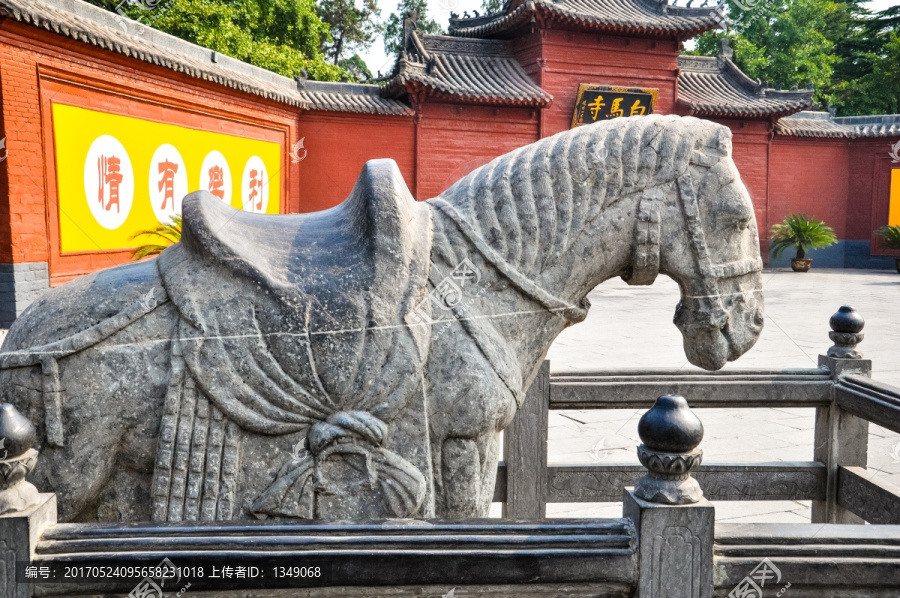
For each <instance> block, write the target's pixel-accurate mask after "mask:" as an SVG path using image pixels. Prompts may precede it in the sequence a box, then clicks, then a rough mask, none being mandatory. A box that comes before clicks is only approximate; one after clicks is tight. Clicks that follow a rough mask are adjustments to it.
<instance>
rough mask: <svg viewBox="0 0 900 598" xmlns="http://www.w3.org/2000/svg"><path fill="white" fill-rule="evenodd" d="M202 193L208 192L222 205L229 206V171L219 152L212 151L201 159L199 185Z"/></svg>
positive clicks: (223, 157)
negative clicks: (221, 202) (222, 203)
mask: <svg viewBox="0 0 900 598" xmlns="http://www.w3.org/2000/svg"><path fill="white" fill-rule="evenodd" d="M197 188H198V189H200V190H202V191H209V192H210V193H212V194H213V195H214V196H215V197H217V198H219V199H220V200H222V201H223V202H224V203H227V204H229V205H231V169H230V168H228V160H226V159H225V156H223V155H222V153H221V152H219V151H216V150H213V151H211V152H209V153H208V154H206V157H205V158H203V166H201V167H200V185H199V186H198V187H197Z"/></svg>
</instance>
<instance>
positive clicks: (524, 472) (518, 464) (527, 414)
mask: <svg viewBox="0 0 900 598" xmlns="http://www.w3.org/2000/svg"><path fill="white" fill-rule="evenodd" d="M549 410H550V361H549V360H545V361H544V363H542V364H541V369H540V370H539V371H538V375H537V377H536V378H535V379H534V382H532V383H531V387H529V389H528V392H527V393H526V394H525V400H524V401H522V407H520V408H519V411H518V413H516V416H515V417H514V418H513V420H512V422H510V424H509V425H508V426H507V427H506V429H505V430H504V431H503V462H504V463H505V464H506V502H505V503H503V517H506V518H508V519H543V518H545V517H546V516H547V418H548V414H549Z"/></svg>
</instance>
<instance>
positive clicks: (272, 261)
mask: <svg viewBox="0 0 900 598" xmlns="http://www.w3.org/2000/svg"><path fill="white" fill-rule="evenodd" d="M183 217H184V218H183V232H182V242H181V243H180V244H178V245H176V246H174V247H171V248H169V249H167V250H166V251H164V252H163V254H162V255H161V256H160V257H159V258H158V261H157V264H158V270H159V274H160V279H161V281H162V288H159V287H157V288H154V289H152V290H151V291H149V292H148V294H147V296H146V297H145V298H144V299H143V300H142V301H140V302H138V304H135V305H132V306H130V307H128V308H126V309H124V310H123V311H122V312H120V313H119V314H117V315H116V316H113V317H112V318H109V319H107V320H105V321H103V322H101V323H100V324H98V325H96V326H93V327H91V328H90V329H88V330H85V331H82V332H80V333H78V334H75V335H74V336H71V337H68V338H66V339H63V340H62V341H59V342H56V343H53V344H52V346H51V345H46V346H43V347H36V348H34V349H32V350H30V351H27V352H17V353H15V354H10V355H2V356H0V361H3V363H0V367H20V366H22V365H32V364H35V363H40V364H41V365H42V367H43V371H44V379H45V384H44V402H45V406H47V407H48V408H47V409H46V414H47V415H46V418H47V435H48V441H49V442H50V444H54V445H57V446H61V445H62V442H63V437H62V425H61V423H60V421H59V420H60V416H59V413H60V409H59V403H60V400H61V394H62V390H61V385H60V381H59V371H58V367H57V364H56V361H57V360H58V359H59V358H62V357H65V356H66V355H70V354H72V353H74V352H77V351H80V350H83V349H85V348H88V347H90V346H92V345H93V344H96V343H97V342H99V341H101V340H103V339H104V338H107V337H109V336H110V335H112V334H114V333H115V332H116V331H117V330H121V329H123V328H124V327H126V326H128V325H129V324H130V323H131V322H134V321H135V320H136V319H138V318H140V317H142V316H144V315H146V314H147V313H149V312H150V311H153V310H154V309H155V308H156V306H157V305H159V304H161V303H165V302H166V301H171V302H172V304H173V305H174V306H175V309H176V311H177V314H178V317H177V322H175V324H174V327H173V338H172V343H171V371H170V380H169V386H168V392H167V396H166V398H165V408H164V415H163V420H162V423H161V427H160V435H159V444H158V447H157V454H156V465H155V472H154V476H153V486H152V489H151V494H152V501H153V504H152V517H153V519H154V520H158V521H180V520H227V519H234V518H239V517H242V516H246V514H247V513H250V514H253V515H255V516H257V517H303V518H350V517H359V516H363V515H365V516H368V517H372V516H375V517H378V516H379V513H381V516H384V517H414V516H419V517H429V516H433V515H434V496H433V494H434V493H433V490H432V488H431V487H430V485H429V484H430V482H429V481H428V480H429V479H430V476H429V475H427V473H428V471H429V470H430V468H431V457H430V446H429V441H428V425H427V421H426V413H425V397H424V393H425V387H424V384H423V381H424V374H423V369H424V366H425V363H426V361H427V357H428V351H429V337H430V328H428V327H427V326H426V325H424V324H422V323H417V322H418V320H416V319H415V318H411V317H410V315H411V314H412V312H413V310H414V308H415V307H416V306H417V305H418V304H419V303H421V300H422V298H423V297H424V296H425V294H426V284H427V281H428V275H429V268H430V263H431V262H430V249H431V235H432V225H431V212H430V209H429V208H428V207H427V206H425V205H423V204H419V203H417V202H416V201H415V200H414V199H413V198H412V197H411V196H410V194H409V191H408V190H407V188H406V186H405V184H404V182H403V179H402V177H401V175H400V173H399V171H398V169H397V167H396V164H394V162H393V161H391V160H375V161H371V162H369V163H368V164H367V165H366V167H365V168H364V169H363V171H362V173H361V174H360V177H359V180H358V181H357V184H356V186H355V188H354V190H353V192H352V193H351V195H350V196H349V197H348V198H347V200H346V201H344V202H343V203H342V204H340V205H338V206H336V207H335V208H332V209H330V210H326V211H324V212H318V213H314V214H305V215H292V216H282V217H278V218H272V217H260V216H255V215H253V214H248V213H245V212H241V211H239V210H234V209H232V208H230V207H228V206H226V205H225V204H223V203H221V202H220V201H218V200H216V199H215V198H213V197H212V196H210V195H209V194H208V193H205V192H199V193H195V194H192V195H190V196H188V197H187V198H185V200H184V202H183ZM419 309H421V307H419ZM35 360H38V361H35ZM7 362H9V363H7ZM248 434H249V435H257V436H260V435H261V436H271V437H273V438H272V439H271V440H270V441H267V444H265V446H267V447H271V450H272V454H270V455H258V454H257V455H255V457H257V458H262V459H264V460H266V461H267V465H275V466H276V467H279V468H280V469H279V470H278V473H277V475H276V476H275V479H274V480H271V479H263V480H254V481H252V483H248V482H247V480H246V477H247V475H246V470H247V466H248V464H247V463H242V455H241V451H242V446H243V445H244V444H245V441H246V440H247V439H248V436H247V435H248ZM286 435H294V437H295V438H296V437H299V438H300V439H301V441H300V442H299V443H296V444H294V445H293V446H292V444H289V443H287V441H285V446H284V447H280V446H279V445H278V441H277V440H276V438H277V437H281V436H286ZM268 471H271V467H269V468H268ZM248 489H249V490H250V491H249V492H248ZM247 496H250V497H251V499H250V500H244V501H241V504H237V502H238V501H237V499H238V497H244V498H246V497H247Z"/></svg>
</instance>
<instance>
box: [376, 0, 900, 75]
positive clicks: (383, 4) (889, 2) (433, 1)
mask: <svg viewBox="0 0 900 598" xmlns="http://www.w3.org/2000/svg"><path fill="white" fill-rule="evenodd" d="M679 4H680V5H683V4H684V2H680V3H679ZM896 4H900V0H872V1H871V2H868V3H866V6H868V8H869V10H871V11H873V12H875V11H879V10H884V9H885V8H888V7H889V6H894V5H896ZM378 8H380V9H381V19H382V20H383V21H384V20H386V19H387V18H388V16H390V14H391V13H392V12H394V11H396V10H397V0H378ZM472 10H478V11H480V10H481V0H428V16H429V17H431V18H432V19H434V20H435V21H437V22H438V23H441V24H442V25H443V26H444V28H445V29H446V28H447V20H448V19H449V18H450V13H451V12H455V13H459V14H462V13H463V11H469V12H470V13H471V11H472ZM360 55H361V56H362V58H363V60H365V61H366V64H367V65H369V70H370V71H372V74H373V75H374V74H376V73H377V72H378V71H381V73H382V74H387V73H388V72H389V71H390V70H391V68H393V66H394V58H393V56H387V55H386V54H385V53H384V43H383V42H382V40H381V38H379V39H378V40H377V41H376V42H375V43H374V44H373V45H372V47H371V48H369V50H367V51H366V52H363V53H361V54H360Z"/></svg>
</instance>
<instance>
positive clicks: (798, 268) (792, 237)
mask: <svg viewBox="0 0 900 598" xmlns="http://www.w3.org/2000/svg"><path fill="white" fill-rule="evenodd" d="M769 238H770V239H771V241H772V245H771V250H772V257H774V258H775V259H778V258H780V257H781V254H782V253H784V251H785V249H796V255H795V256H794V257H793V258H791V269H793V270H794V272H807V271H808V270H809V268H810V266H812V258H809V257H806V252H807V250H809V249H821V248H823V247H828V246H829V245H834V244H835V243H837V237H836V236H835V235H834V229H832V228H831V227H830V226H827V225H826V224H825V223H824V222H822V221H821V220H816V219H815V218H810V217H809V216H807V215H806V214H791V215H790V216H788V217H787V218H785V219H784V221H783V222H782V223H781V224H773V225H772V231H771V232H770V233H769Z"/></svg>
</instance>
